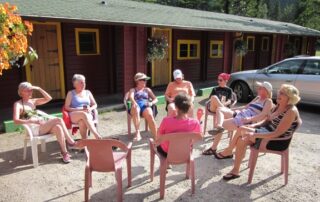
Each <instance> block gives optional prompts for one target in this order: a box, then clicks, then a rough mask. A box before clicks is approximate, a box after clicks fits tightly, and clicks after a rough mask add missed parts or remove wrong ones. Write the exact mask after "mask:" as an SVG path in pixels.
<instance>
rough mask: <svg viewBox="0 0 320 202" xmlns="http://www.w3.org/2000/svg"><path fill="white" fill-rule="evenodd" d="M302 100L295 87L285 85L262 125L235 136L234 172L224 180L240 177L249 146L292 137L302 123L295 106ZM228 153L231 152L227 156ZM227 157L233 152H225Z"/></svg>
mask: <svg viewBox="0 0 320 202" xmlns="http://www.w3.org/2000/svg"><path fill="white" fill-rule="evenodd" d="M299 100H300V96H299V91H298V89H297V88H296V87H294V86H293V85H288V84H283V85H282V86H281V87H280V90H279V92H278V95H277V106H275V107H274V108H273V110H272V112H271V114H270V115H269V117H268V118H267V119H266V120H265V121H264V122H261V123H258V124H252V125H247V126H242V127H240V128H239V129H238V135H236V136H235V145H236V146H235V147H236V152H235V160H234V165H233V168H232V170H231V171H230V172H229V173H228V174H226V175H225V176H223V179H224V180H232V179H235V178H238V177H240V176H239V169H240V165H241V162H242V160H243V158H244V156H245V153H246V150H247V146H248V145H253V146H254V147H256V148H259V146H260V143H261V140H262V139H263V138H267V139H272V138H281V137H285V136H288V135H291V134H292V133H293V132H294V131H295V130H296V128H297V127H298V125H299V123H301V119H300V115H299V111H298V109H297V107H296V106H295V105H296V104H297V103H298V102H299ZM227 152H230V153H228V154H227ZM224 153H226V154H225V155H232V150H229V151H227V150H226V151H225V152H224Z"/></svg>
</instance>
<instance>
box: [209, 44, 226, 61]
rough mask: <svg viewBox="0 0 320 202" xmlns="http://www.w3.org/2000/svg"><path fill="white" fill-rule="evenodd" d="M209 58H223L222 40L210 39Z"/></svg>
mask: <svg viewBox="0 0 320 202" xmlns="http://www.w3.org/2000/svg"><path fill="white" fill-rule="evenodd" d="M210 58H223V41H210Z"/></svg>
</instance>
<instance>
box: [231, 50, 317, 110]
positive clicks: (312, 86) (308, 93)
mask: <svg viewBox="0 0 320 202" xmlns="http://www.w3.org/2000/svg"><path fill="white" fill-rule="evenodd" d="M256 81H260V82H261V81H268V82H270V83H271V84H272V86H273V97H274V98H275V97H276V96H277V91H278V90H279V88H280V86H281V84H284V83H287V84H292V85H294V86H296V87H297V88H298V89H299V90H300V96H301V102H303V103H308V104H315V105H320V57H319V56H297V57H293V58H288V59H285V60H282V61H280V62H278V63H275V64H273V65H270V66H268V67H266V68H263V69H258V70H248V71H241V72H236V73H232V74H231V78H230V80H229V82H228V85H229V86H230V87H231V88H232V89H233V91H234V92H235V93H236V94H237V97H238V100H239V102H248V101H249V100H250V99H251V98H253V97H254V96H256V89H257V86H256Z"/></svg>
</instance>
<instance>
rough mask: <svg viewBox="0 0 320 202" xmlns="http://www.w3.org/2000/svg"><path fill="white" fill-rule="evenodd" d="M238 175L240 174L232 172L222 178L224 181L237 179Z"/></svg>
mask: <svg viewBox="0 0 320 202" xmlns="http://www.w3.org/2000/svg"><path fill="white" fill-rule="evenodd" d="M239 177H240V175H236V174H233V173H228V174H226V175H225V176H223V177H222V179H224V180H225V181H229V180H233V179H237V178H239Z"/></svg>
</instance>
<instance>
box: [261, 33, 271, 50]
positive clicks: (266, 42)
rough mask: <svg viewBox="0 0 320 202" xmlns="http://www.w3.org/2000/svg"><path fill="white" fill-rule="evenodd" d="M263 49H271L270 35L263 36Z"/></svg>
mask: <svg viewBox="0 0 320 202" xmlns="http://www.w3.org/2000/svg"><path fill="white" fill-rule="evenodd" d="M261 50H262V51H269V37H266V36H265V37H262V44H261Z"/></svg>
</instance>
